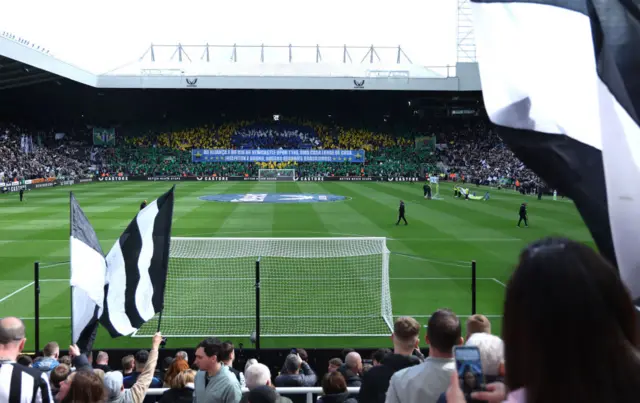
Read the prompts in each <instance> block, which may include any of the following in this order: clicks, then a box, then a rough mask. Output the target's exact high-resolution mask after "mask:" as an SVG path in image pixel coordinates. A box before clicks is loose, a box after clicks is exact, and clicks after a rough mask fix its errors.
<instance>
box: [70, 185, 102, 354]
mask: <svg viewBox="0 0 640 403" xmlns="http://www.w3.org/2000/svg"><path fill="white" fill-rule="evenodd" d="M70 207H71V225H70V227H71V243H70V252H71V322H72V323H71V339H72V341H73V343H74V344H78V346H80V348H81V349H82V351H90V350H91V345H92V344H93V340H94V339H95V335H96V333H95V332H96V330H97V328H98V313H99V311H100V310H101V309H102V304H103V301H104V276H105V273H106V269H107V265H106V262H105V260H104V255H103V253H102V248H101V247H100V242H98V236H97V235H96V233H95V231H94V230H93V227H92V226H91V224H90V223H89V220H88V219H87V217H86V216H85V215H84V212H83V211H82V209H81V208H80V205H79V204H78V201H77V200H76V198H75V196H74V195H73V193H70Z"/></svg>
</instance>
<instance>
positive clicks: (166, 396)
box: [159, 357, 196, 403]
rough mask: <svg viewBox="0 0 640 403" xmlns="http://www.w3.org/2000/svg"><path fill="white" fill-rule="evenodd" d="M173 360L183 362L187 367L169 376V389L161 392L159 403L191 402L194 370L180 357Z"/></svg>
mask: <svg viewBox="0 0 640 403" xmlns="http://www.w3.org/2000/svg"><path fill="white" fill-rule="evenodd" d="M175 362H181V363H185V364H186V365H187V369H185V370H183V371H181V372H179V373H177V374H176V375H175V376H174V377H172V378H171V383H170V384H169V385H168V387H170V388H171V389H169V390H167V391H166V392H164V393H163V394H162V398H160V400H159V403H191V402H192V401H193V390H194V380H195V379H196V371H193V370H191V369H189V364H188V363H187V362H186V361H185V360H183V359H182V357H180V359H176V360H175ZM165 387H166V386H165Z"/></svg>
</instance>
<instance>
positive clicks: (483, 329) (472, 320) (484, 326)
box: [466, 314, 491, 340]
mask: <svg viewBox="0 0 640 403" xmlns="http://www.w3.org/2000/svg"><path fill="white" fill-rule="evenodd" d="M475 333H489V334H491V322H490V321H489V319H487V317H486V316H484V315H480V314H476V315H471V316H469V319H467V337H466V340H469V337H471V336H472V335H473V334H475Z"/></svg>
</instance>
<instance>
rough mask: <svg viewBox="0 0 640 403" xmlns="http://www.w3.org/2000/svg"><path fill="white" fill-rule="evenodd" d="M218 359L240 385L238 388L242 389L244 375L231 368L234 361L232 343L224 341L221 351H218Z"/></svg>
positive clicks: (234, 355)
mask: <svg viewBox="0 0 640 403" xmlns="http://www.w3.org/2000/svg"><path fill="white" fill-rule="evenodd" d="M219 358H220V362H221V363H223V364H224V365H226V366H227V367H229V371H231V373H232V374H233V375H235V377H236V379H237V380H238V383H240V388H244V387H245V383H244V375H243V374H242V372H240V371H238V370H237V369H235V368H233V361H234V360H235V359H236V354H235V351H234V348H233V343H232V342H230V341H225V342H224V343H222V350H221V351H220V354H219Z"/></svg>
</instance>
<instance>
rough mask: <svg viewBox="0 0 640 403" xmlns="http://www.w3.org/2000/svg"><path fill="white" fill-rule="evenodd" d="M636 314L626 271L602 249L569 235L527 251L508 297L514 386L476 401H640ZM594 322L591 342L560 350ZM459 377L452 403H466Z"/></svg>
mask: <svg viewBox="0 0 640 403" xmlns="http://www.w3.org/2000/svg"><path fill="white" fill-rule="evenodd" d="M636 315H637V311H636V307H635V306H634V303H633V301H632V300H631V296H630V295H629V292H628V290H627V288H626V287H625V286H624V284H623V283H622V280H621V279H620V275H619V273H618V271H617V270H616V269H615V268H614V267H613V266H612V265H611V264H610V263H609V262H608V261H606V260H605V259H604V258H603V257H602V256H600V255H599V254H598V253H597V252H596V251H595V250H593V249H591V248H590V247H588V246H586V245H583V244H580V243H577V242H574V241H571V240H567V239H561V238H547V239H543V240H540V241H537V242H534V243H532V244H530V245H529V246H528V247H527V248H526V249H525V250H523V251H522V253H521V254H520V259H519V263H518V266H517V268H516V270H515V271H514V273H513V274H512V276H511V279H510V280H509V282H508V283H507V288H506V293H505V301H504V317H503V322H502V334H503V338H504V347H505V361H506V362H507V365H506V368H505V369H506V387H505V385H504V384H502V383H494V384H489V385H487V389H488V392H480V393H474V394H472V397H473V398H474V399H480V400H488V401H491V402H493V401H498V400H499V399H500V401H502V400H505V398H507V396H505V394H506V390H509V391H510V393H509V396H508V400H509V402H525V401H527V402H533V403H535V402H582V403H596V402H597V403H600V402H607V403H626V402H635V401H638V390H640V356H639V353H638V345H639V344H640V334H639V331H638V318H637V316H636ZM586 324H592V326H589V329H588V332H589V335H588V337H573V338H571V342H568V343H561V344H562V345H561V347H560V346H559V344H558V343H559V340H558V337H561V336H560V335H576V334H578V335H579V334H582V333H584V332H585V325H586ZM594 340H597V345H596V346H595V348H594V345H593V343H594ZM586 351H588V354H585V352H586ZM559 357H562V369H561V370H559V369H558V358H559ZM453 380H454V379H453V377H452V379H451V382H452V385H451V387H449V390H448V391H447V401H448V402H451V403H461V402H464V396H462V393H461V391H460V387H459V385H458V382H457V381H456V382H453Z"/></svg>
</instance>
